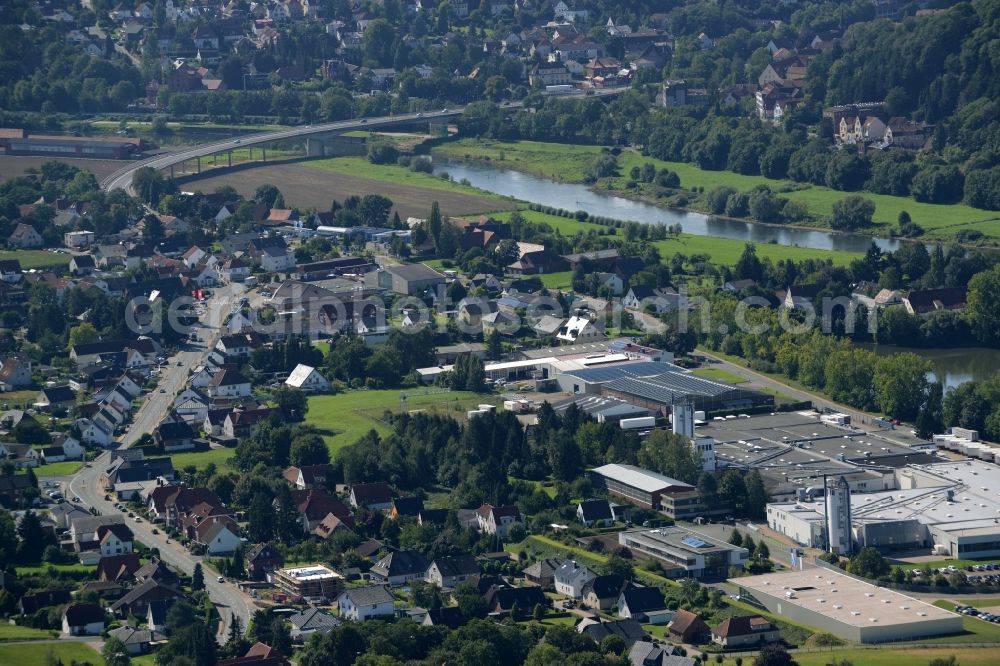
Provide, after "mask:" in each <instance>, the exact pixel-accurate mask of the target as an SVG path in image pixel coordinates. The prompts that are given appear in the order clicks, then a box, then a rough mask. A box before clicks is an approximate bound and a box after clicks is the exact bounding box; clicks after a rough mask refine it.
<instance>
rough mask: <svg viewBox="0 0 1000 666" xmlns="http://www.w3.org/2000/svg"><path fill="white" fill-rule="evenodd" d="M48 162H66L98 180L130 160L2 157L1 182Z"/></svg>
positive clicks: (0, 158)
mask: <svg viewBox="0 0 1000 666" xmlns="http://www.w3.org/2000/svg"><path fill="white" fill-rule="evenodd" d="M46 162H64V163H66V164H71V165H73V166H75V167H78V168H80V169H84V170H86V171H89V172H91V173H92V174H94V175H95V176H97V178H98V179H100V178H103V177H104V176H107V175H108V174H110V173H112V172H114V171H117V170H118V169H121V168H122V167H123V166H125V165H126V164H128V160H85V159H78V158H74V157H56V158H52V157H43V156H41V155H4V156H2V157H0V180H7V179H8V178H14V177H15V176H23V175H24V172H25V170H26V169H28V168H32V167H33V168H35V169H38V168H39V167H41V166H42V165H43V164H45V163H46Z"/></svg>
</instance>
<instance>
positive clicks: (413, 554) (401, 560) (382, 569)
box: [371, 550, 428, 587]
mask: <svg viewBox="0 0 1000 666" xmlns="http://www.w3.org/2000/svg"><path fill="white" fill-rule="evenodd" d="M427 569H428V562H427V560H426V559H425V558H424V556H423V555H421V554H420V553H419V552H417V551H415V550H396V551H392V552H390V553H389V554H388V555H386V556H385V557H383V558H382V559H381V560H379V561H378V562H376V563H375V566H373V567H372V568H371V576H372V579H373V580H376V581H380V582H383V583H388V584H389V585H392V586H393V587H396V586H399V585H408V584H410V583H412V582H414V581H418V580H424V578H425V577H426V575H427Z"/></svg>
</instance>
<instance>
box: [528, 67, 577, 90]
mask: <svg viewBox="0 0 1000 666" xmlns="http://www.w3.org/2000/svg"><path fill="white" fill-rule="evenodd" d="M572 82H573V77H572V75H571V74H570V73H569V70H567V69H566V65H564V64H563V63H561V62H540V63H538V64H536V65H535V66H534V67H532V68H531V73H530V74H529V75H528V83H530V84H531V85H532V86H536V85H537V86H541V87H543V88H544V87H545V86H560V85H566V84H569V83H572Z"/></svg>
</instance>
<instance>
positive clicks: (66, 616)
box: [62, 603, 106, 636]
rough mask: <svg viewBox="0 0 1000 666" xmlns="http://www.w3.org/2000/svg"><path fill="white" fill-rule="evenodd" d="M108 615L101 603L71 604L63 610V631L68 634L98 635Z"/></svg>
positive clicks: (102, 629)
mask: <svg viewBox="0 0 1000 666" xmlns="http://www.w3.org/2000/svg"><path fill="white" fill-rule="evenodd" d="M105 618H106V616H105V614H104V609H103V608H101V606H100V604H92V603H87V604H70V605H69V606H67V607H66V610H65V611H63V616H62V632H63V633H64V634H66V635H67V636H97V635H99V634H100V633H101V632H102V631H104V620H105Z"/></svg>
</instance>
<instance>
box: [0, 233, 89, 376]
mask: <svg viewBox="0 0 1000 666" xmlns="http://www.w3.org/2000/svg"><path fill="white" fill-rule="evenodd" d="M72 258H73V257H72V256H71V255H69V254H63V253H62V252H46V251H44V250H4V251H2V252H0V260H2V261H7V260H10V259H17V260H18V261H20V262H21V268H23V269H24V270H28V269H29V268H54V267H59V268H62V267H65V266H69V262H70V259H72ZM36 395H37V394H36Z"/></svg>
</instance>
